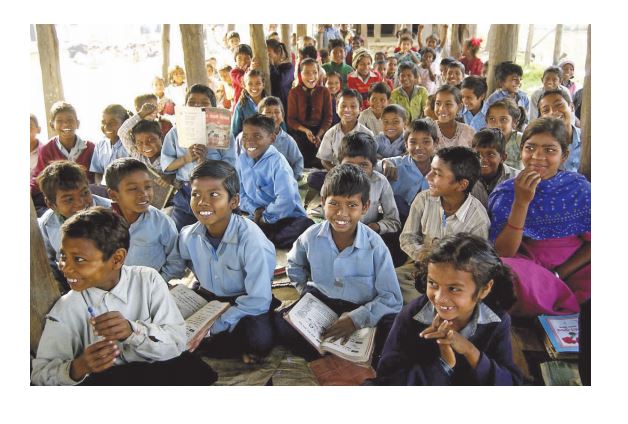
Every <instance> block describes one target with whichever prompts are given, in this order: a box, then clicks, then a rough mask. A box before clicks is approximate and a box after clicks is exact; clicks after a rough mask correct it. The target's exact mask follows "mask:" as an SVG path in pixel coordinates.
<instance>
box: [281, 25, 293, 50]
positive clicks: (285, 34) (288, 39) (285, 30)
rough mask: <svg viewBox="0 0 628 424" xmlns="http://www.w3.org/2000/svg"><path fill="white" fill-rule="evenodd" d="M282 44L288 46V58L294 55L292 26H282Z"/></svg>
mask: <svg viewBox="0 0 628 424" xmlns="http://www.w3.org/2000/svg"><path fill="white" fill-rule="evenodd" d="M281 42H282V43H284V44H285V45H286V49H288V57H290V54H291V53H292V25H291V24H281Z"/></svg>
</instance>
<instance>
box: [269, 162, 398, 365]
mask: <svg viewBox="0 0 628 424" xmlns="http://www.w3.org/2000/svg"><path fill="white" fill-rule="evenodd" d="M369 186H370V184H369V180H368V177H367V175H366V174H365V173H364V171H362V170H361V169H360V168H359V167H357V166H355V165H353V164H341V165H338V166H336V167H334V168H333V169H332V170H331V171H329V173H328V174H327V176H326V178H325V182H324V183H323V187H322V194H321V196H322V201H323V205H324V211H325V218H326V221H324V222H321V223H320V224H316V225H313V226H312V227H310V228H308V229H307V230H306V231H305V233H303V234H302V235H301V237H299V239H298V240H297V241H296V242H295V243H294V246H293V247H292V249H291V250H290V252H289V253H288V266H287V273H288V276H289V277H290V281H292V282H293V283H294V284H295V287H296V289H297V290H298V291H299V292H300V294H301V296H304V295H305V294H306V293H311V294H312V295H313V296H315V297H317V298H318V299H320V300H321V301H322V302H323V303H325V304H326V305H327V306H329V307H330V308H331V309H333V310H334V312H336V313H337V314H339V315H340V318H339V319H338V320H337V321H336V322H335V323H334V324H332V325H331V326H330V327H329V328H328V329H327V330H326V332H325V334H324V335H323V337H324V338H330V339H332V340H336V339H343V338H347V337H348V336H350V335H351V334H352V333H353V332H354V331H356V330H357V329H361V328H364V327H377V332H376V336H375V350H374V353H373V364H374V365H375V364H376V363H377V360H378V356H379V352H380V351H381V348H382V346H383V343H384V341H385V340H386V336H387V334H388V331H389V330H390V326H391V325H392V321H393V320H394V318H395V315H396V314H397V312H399V311H400V310H401V303H402V299H401V291H400V289H399V283H398V281H397V278H396V276H395V270H394V267H393V263H392V259H391V257H390V253H389V252H388V249H387V248H386V245H385V244H384V242H383V241H382V239H381V237H380V236H379V235H377V234H376V233H375V232H374V231H373V230H371V229H370V228H368V227H367V226H366V225H364V224H363V223H361V222H360V219H361V218H362V215H364V214H365V213H366V211H367V210H368V208H369V204H370V202H369V191H370V187H369ZM274 322H275V328H276V331H277V333H276V334H277V337H278V338H279V340H280V341H281V343H283V344H284V345H285V346H287V347H289V348H290V349H291V350H293V351H294V352H295V353H298V354H300V355H303V356H304V357H305V358H306V359H308V360H311V359H314V358H316V357H318V353H317V352H316V350H315V349H314V348H313V347H311V346H310V344H309V343H308V342H306V341H305V340H304V339H303V337H302V336H301V335H300V334H299V333H298V332H297V331H296V330H295V329H293V327H292V326H291V325H290V324H288V323H287V322H286V321H285V320H284V319H283V317H282V316H281V314H276V315H275V319H274Z"/></svg>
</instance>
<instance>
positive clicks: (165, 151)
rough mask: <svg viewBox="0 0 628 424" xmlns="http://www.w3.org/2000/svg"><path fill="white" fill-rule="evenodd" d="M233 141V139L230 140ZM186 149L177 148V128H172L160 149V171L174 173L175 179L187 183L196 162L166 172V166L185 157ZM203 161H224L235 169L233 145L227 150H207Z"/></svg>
mask: <svg viewBox="0 0 628 424" xmlns="http://www.w3.org/2000/svg"><path fill="white" fill-rule="evenodd" d="M232 140H233V138H232ZM187 150H188V149H187V148H186V147H181V146H179V137H178V135H177V128H176V127H174V128H172V129H171V130H170V131H168V134H166V137H165V138H164V143H163V146H162V147H161V169H162V170H163V171H164V172H165V173H168V174H172V173H175V172H176V175H177V176H176V178H177V180H179V181H183V182H186V181H189V180H190V174H191V173H192V170H193V169H194V167H195V166H196V165H197V164H198V163H197V161H192V162H190V163H186V164H185V165H183V166H182V167H181V168H179V169H177V170H176V171H170V172H168V171H166V168H167V167H168V165H170V164H171V163H172V162H173V161H174V160H175V159H177V158H180V157H182V156H185V153H186V152H187ZM205 159H213V160H224V161H225V162H228V163H229V164H231V165H232V166H234V167H235V163H236V153H235V143H233V142H232V143H231V144H230V145H229V148H228V149H211V148H208V149H207V155H205Z"/></svg>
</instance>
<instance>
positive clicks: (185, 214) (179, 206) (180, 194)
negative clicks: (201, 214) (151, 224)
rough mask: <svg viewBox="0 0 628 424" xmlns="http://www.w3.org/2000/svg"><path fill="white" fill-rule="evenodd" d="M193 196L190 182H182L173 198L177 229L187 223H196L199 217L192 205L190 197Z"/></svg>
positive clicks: (173, 217)
mask: <svg viewBox="0 0 628 424" xmlns="http://www.w3.org/2000/svg"><path fill="white" fill-rule="evenodd" d="M191 197H192V188H191V187H190V182H189V181H186V182H184V183H182V184H181V188H180V189H179V190H177V193H176V194H175V195H174V197H173V198H172V219H173V220H174V223H175V225H176V226H177V231H181V228H183V227H185V226H186V225H192V224H194V223H195V222H196V221H197V219H196V217H195V216H194V213H193V212H192V208H191V207H190V198H191Z"/></svg>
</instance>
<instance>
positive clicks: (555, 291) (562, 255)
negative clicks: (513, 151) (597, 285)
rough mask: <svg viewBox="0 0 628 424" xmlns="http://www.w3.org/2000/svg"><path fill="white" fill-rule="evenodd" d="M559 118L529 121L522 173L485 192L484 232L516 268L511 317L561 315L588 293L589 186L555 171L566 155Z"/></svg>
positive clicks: (576, 308) (572, 309) (574, 175)
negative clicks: (486, 224)
mask: <svg viewBox="0 0 628 424" xmlns="http://www.w3.org/2000/svg"><path fill="white" fill-rule="evenodd" d="M561 122H562V121H560V120H559V119H556V118H540V119H537V120H535V121H532V122H531V123H530V125H528V127H527V128H526V130H525V131H524V133H523V137H522V140H521V160H522V162H523V164H524V166H525V168H524V169H523V170H522V171H521V173H520V174H519V175H518V176H517V177H515V178H513V179H510V180H508V181H504V182H503V183H501V184H500V185H498V186H497V187H496V188H495V190H494V191H493V192H492V193H491V196H490V197H489V210H490V214H491V230H490V238H491V240H494V242H495V249H496V250H497V252H498V253H499V255H500V256H502V259H503V261H504V263H506V264H508V265H509V266H510V267H511V268H512V270H513V272H514V273H515V274H516V276H517V278H515V292H516V295H517V299H518V300H517V303H516V304H515V305H514V306H513V308H512V309H511V310H510V313H511V314H512V315H527V316H530V315H538V314H550V315H562V314H570V313H575V312H578V311H579V309H580V308H579V304H581V303H583V302H584V301H586V300H587V299H589V298H590V297H591V184H590V183H589V182H588V181H587V180H586V179H585V178H584V177H583V176H582V175H580V174H577V173H573V172H566V171H562V170H560V168H561V166H562V164H563V163H564V162H565V160H566V159H567V157H568V156H569V149H568V145H569V144H568V141H567V137H566V133H565V129H564V125H563V126H561V125H560V123H561Z"/></svg>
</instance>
